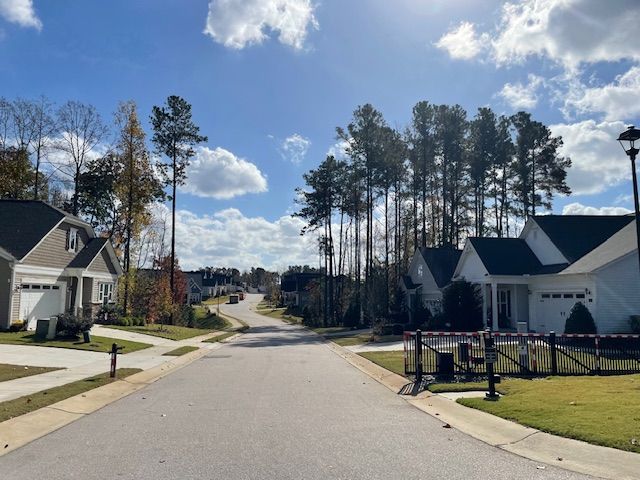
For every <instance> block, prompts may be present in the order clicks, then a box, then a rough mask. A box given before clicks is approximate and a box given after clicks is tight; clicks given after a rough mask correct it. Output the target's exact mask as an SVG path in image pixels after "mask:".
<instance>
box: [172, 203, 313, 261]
mask: <svg viewBox="0 0 640 480" xmlns="http://www.w3.org/2000/svg"><path fill="white" fill-rule="evenodd" d="M163 208H164V209H167V213H168V207H166V206H165V205H163ZM303 226H304V221H303V220H301V219H299V218H294V217H291V216H290V215H285V216H282V217H280V218H277V219H276V220H274V221H269V220H266V219H265V218H263V217H248V216H246V215H244V214H243V213H242V212H241V211H240V210H238V209H236V208H228V209H225V210H220V211H218V212H215V213H212V214H209V215H197V214H195V213H193V212H190V211H188V210H178V211H177V215H176V249H177V254H178V258H179V260H180V265H181V266H182V268H183V269H185V270H193V269H198V268H200V267H203V266H220V267H235V268H238V269H240V270H248V269H250V268H251V267H258V266H261V267H263V268H266V269H267V270H278V271H284V270H285V269H286V268H287V267H288V266H289V265H305V264H306V265H314V264H315V263H316V262H317V243H316V239H315V236H313V235H305V236H301V235H300V231H301V229H302V227H303Z"/></svg>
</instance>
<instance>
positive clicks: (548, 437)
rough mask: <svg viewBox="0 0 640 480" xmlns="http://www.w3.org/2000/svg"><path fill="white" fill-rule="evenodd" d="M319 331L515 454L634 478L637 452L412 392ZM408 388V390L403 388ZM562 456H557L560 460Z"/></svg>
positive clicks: (639, 463)
mask: <svg viewBox="0 0 640 480" xmlns="http://www.w3.org/2000/svg"><path fill="white" fill-rule="evenodd" d="M302 327H303V328H306V330H308V331H309V332H311V333H313V334H315V335H318V336H319V337H321V338H322V339H323V340H324V341H325V344H326V345H327V347H328V348H329V349H330V350H332V351H333V352H334V353H336V354H337V355H338V356H340V357H342V358H343V359H344V360H346V361H347V362H348V363H350V364H351V365H352V366H354V367H356V368H357V369H358V370H360V371H361V372H363V373H365V374H367V375H368V376H369V377H371V378H373V379H374V380H376V381H377V382H378V383H380V384H382V385H384V386H385V387H387V388H388V389H389V390H391V391H393V392H395V393H396V394H399V395H401V397H402V398H403V399H404V400H406V401H407V403H409V404H410V405H412V406H414V407H415V408H417V409H418V410H420V411H422V412H424V413H426V414H428V415H430V416H432V417H433V418H434V419H436V420H438V421H440V422H442V424H443V427H444V426H445V425H449V426H451V427H453V428H455V429H457V430H459V431H460V432H462V433H464V434H466V435H469V436H471V437H473V438H475V439H477V440H480V441H482V442H484V443H486V444H488V445H491V446H493V447H496V448H499V449H501V450H505V451H508V452H510V453H512V454H514V455H518V456H520V457H523V458H526V459H529V460H532V461H535V462H541V463H545V464H547V465H552V466H554V467H556V468H561V469H563V470H569V471H572V472H577V473H582V474H587V475H592V476H595V477H599V478H606V479H612V480H618V479H629V480H633V479H636V480H637V479H638V476H637V472H638V471H640V454H637V453H633V452H628V451H625V450H618V449H615V448H611V447H604V446H601V445H595V444H591V443H587V442H583V441H581V440H574V439H572V438H567V437H561V436H558V435H553V434H550V433H546V432H542V431H540V430H537V429H535V428H531V427H527V426H524V425H521V424H519V423H516V422H513V421H511V420H506V419H504V418H501V417H498V416H496V415H492V414H490V413H487V412H484V411H481V410H477V409H474V408H471V407H466V406H464V405H461V404H459V403H457V402H455V401H453V400H450V399H448V398H446V397H443V396H442V395H439V394H437V393H432V392H429V391H423V392H420V394H418V395H415V396H413V395H411V388H407V387H411V386H412V383H411V381H410V380H409V379H408V378H406V377H403V376H401V375H398V374H397V373H394V372H391V371H389V370H387V369H386V368H384V367H382V366H380V365H378V364H377V363H375V362H372V361H371V360H368V359H366V358H364V357H362V356H361V355H358V354H357V353H355V352H351V351H350V350H348V349H347V348H345V347H342V346H340V345H338V344H337V343H334V342H332V341H331V340H330V339H328V338H327V337H324V336H323V335H321V334H319V333H316V332H314V331H313V330H311V329H309V328H307V327H304V326H302ZM405 392H406V393H405ZM559 459H561V460H559Z"/></svg>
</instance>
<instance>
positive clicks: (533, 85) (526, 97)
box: [498, 73, 544, 109]
mask: <svg viewBox="0 0 640 480" xmlns="http://www.w3.org/2000/svg"><path fill="white" fill-rule="evenodd" d="M528 80H529V81H528V83H527V84H526V85H525V84H523V83H520V82H517V83H506V84H505V85H504V87H502V90H500V92H498V96H500V97H502V98H503V99H504V101H505V102H507V103H508V104H509V105H510V106H511V107H512V108H514V109H519V108H525V109H531V108H534V107H535V106H536V105H537V104H538V89H539V88H540V86H542V85H543V84H544V79H543V78H542V77H539V76H538V75H534V74H532V73H530V74H529V77H528Z"/></svg>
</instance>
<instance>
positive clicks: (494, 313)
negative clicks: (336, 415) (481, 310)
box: [491, 282, 499, 332]
mask: <svg viewBox="0 0 640 480" xmlns="http://www.w3.org/2000/svg"><path fill="white" fill-rule="evenodd" d="M498 328H499V327H498V284H497V283H496V282H491V330H493V331H494V332H497V331H498Z"/></svg>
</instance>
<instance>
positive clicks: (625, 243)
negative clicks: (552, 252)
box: [562, 222, 638, 275]
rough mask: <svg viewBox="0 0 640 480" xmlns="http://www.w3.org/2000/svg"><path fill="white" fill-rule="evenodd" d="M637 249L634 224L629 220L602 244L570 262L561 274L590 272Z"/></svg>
mask: <svg viewBox="0 0 640 480" xmlns="http://www.w3.org/2000/svg"><path fill="white" fill-rule="evenodd" d="M637 251H638V243H637V235H636V226H635V223H634V222H631V223H629V224H627V225H626V226H625V227H623V228H622V229H620V231H619V232H617V233H615V234H614V235H613V236H612V237H611V238H609V239H608V240H607V241H606V242H604V243H603V244H602V245H600V246H598V247H597V248H595V249H593V250H592V251H591V252H589V253H588V254H586V255H585V256H584V257H582V258H581V259H579V260H578V261H577V262H575V263H573V264H571V265H570V266H569V267H568V268H567V269H566V270H564V271H563V272H562V274H563V275H564V274H571V273H590V272H593V271H595V270H598V269H600V268H602V267H605V266H607V265H609V264H610V263H611V262H614V261H615V260H617V259H619V258H622V257H624V256H626V255H628V254H630V253H632V252H637Z"/></svg>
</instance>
